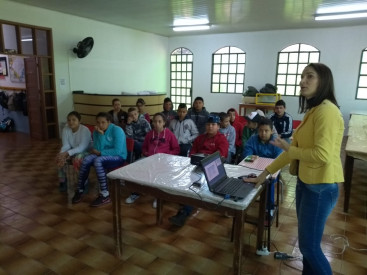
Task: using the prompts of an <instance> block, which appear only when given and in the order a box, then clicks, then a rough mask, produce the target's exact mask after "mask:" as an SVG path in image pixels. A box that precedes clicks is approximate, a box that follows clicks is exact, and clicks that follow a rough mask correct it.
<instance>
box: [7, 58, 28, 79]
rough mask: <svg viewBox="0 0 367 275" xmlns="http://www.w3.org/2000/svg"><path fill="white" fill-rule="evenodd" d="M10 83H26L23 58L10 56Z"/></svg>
mask: <svg viewBox="0 0 367 275" xmlns="http://www.w3.org/2000/svg"><path fill="white" fill-rule="evenodd" d="M9 73H10V81H11V82H15V83H25V71H24V59H23V57H21V56H16V55H10V56H9Z"/></svg>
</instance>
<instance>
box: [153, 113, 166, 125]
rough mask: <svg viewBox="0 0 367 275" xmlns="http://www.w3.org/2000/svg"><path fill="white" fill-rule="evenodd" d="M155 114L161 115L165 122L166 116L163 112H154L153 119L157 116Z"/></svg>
mask: <svg viewBox="0 0 367 275" xmlns="http://www.w3.org/2000/svg"><path fill="white" fill-rule="evenodd" d="M157 116H161V117H162V119H163V122H164V123H166V121H167V118H166V116H165V115H164V114H163V113H155V114H154V115H153V119H154V118H155V117H157Z"/></svg>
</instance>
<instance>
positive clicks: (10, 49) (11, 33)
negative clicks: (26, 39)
mask: <svg viewBox="0 0 367 275" xmlns="http://www.w3.org/2000/svg"><path fill="white" fill-rule="evenodd" d="M2 28H3V37H4V50H5V52H6V53H12V54H15V53H19V52H18V44H17V32H16V28H15V26H14V25H8V24H3V25H2Z"/></svg>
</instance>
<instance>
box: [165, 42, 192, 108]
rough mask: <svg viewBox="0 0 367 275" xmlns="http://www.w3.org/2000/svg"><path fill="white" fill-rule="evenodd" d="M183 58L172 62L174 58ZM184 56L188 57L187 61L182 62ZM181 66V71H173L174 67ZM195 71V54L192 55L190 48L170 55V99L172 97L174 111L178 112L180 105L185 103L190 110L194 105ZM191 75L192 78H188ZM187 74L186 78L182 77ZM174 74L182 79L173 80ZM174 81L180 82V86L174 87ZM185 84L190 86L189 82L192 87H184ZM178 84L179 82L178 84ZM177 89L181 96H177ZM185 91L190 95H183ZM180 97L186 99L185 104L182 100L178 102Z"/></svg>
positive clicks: (178, 49)
mask: <svg viewBox="0 0 367 275" xmlns="http://www.w3.org/2000/svg"><path fill="white" fill-rule="evenodd" d="M177 51H180V53H179V54H178V53H175V52H177ZM183 52H187V53H183ZM173 55H174V56H181V57H180V58H179V60H180V61H177V59H176V61H172V56H173ZM183 56H186V58H185V60H186V61H182V60H183V58H182V57H183ZM189 56H191V61H190V60H189V58H188V57H189ZM173 64H174V65H180V68H181V69H180V70H175V71H172V67H173V66H172V65H173ZM182 65H185V66H182ZM189 66H190V67H191V70H188V67H189ZM183 67H186V70H182V68H183ZM193 71H194V54H193V53H192V51H191V50H189V49H188V48H185V47H178V48H176V49H174V50H173V51H172V52H171V54H170V97H171V100H172V107H173V110H177V108H178V105H179V104H180V103H185V104H186V105H187V108H190V107H191V105H192V87H193ZM188 72H189V73H191V77H190V78H187V73H188ZM184 73H185V74H186V78H182V75H183V74H184ZM173 74H180V76H181V77H180V78H173V77H172V76H173ZM173 81H179V83H180V85H179V86H177V85H176V86H174V87H173V85H172V84H173ZM183 82H185V83H186V85H187V84H188V83H187V82H189V84H190V86H189V87H187V86H186V87H183V86H182V83H183ZM176 83H177V82H176ZM176 89H180V92H181V94H177V93H176V92H177V91H176ZM183 89H186V91H185V92H186V93H187V92H189V93H188V95H187V94H186V95H182V92H183V91H182V90H183ZM178 97H180V98H182V97H184V98H186V100H185V102H182V101H181V100H180V101H177V98H178Z"/></svg>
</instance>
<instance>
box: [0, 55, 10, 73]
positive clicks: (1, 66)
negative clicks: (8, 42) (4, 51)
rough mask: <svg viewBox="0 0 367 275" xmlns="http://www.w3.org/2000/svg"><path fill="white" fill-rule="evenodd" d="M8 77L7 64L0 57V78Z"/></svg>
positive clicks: (3, 58) (4, 59)
mask: <svg viewBox="0 0 367 275" xmlns="http://www.w3.org/2000/svg"><path fill="white" fill-rule="evenodd" d="M7 75H8V64H7V62H6V57H5V56H4V57H0V76H7Z"/></svg>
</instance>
